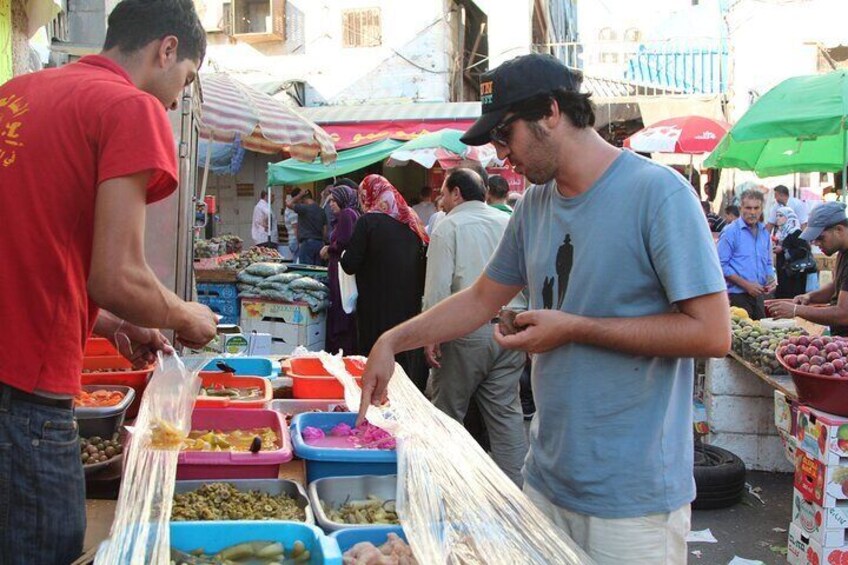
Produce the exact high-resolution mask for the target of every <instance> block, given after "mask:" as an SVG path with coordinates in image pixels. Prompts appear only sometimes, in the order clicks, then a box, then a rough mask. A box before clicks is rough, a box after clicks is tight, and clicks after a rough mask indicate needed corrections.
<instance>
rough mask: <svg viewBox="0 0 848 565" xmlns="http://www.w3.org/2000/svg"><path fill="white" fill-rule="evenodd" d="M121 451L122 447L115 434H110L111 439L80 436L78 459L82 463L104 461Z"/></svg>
mask: <svg viewBox="0 0 848 565" xmlns="http://www.w3.org/2000/svg"><path fill="white" fill-rule="evenodd" d="M122 451H123V447H122V446H121V442H120V441H119V440H118V435H117V434H115V435H114V436H112V439H103V438H102V437H100V436H92V437H90V438H84V437H81V438H80V459H82V464H83V465H94V464H95V463H104V462H106V461H108V460H109V459H111V458H113V457H115V456H116V455H120V454H121V452H122Z"/></svg>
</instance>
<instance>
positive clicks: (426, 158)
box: [386, 128, 499, 169]
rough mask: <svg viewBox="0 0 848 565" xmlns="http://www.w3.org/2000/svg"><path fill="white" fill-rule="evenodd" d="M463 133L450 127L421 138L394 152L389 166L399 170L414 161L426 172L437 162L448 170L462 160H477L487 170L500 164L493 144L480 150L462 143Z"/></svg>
mask: <svg viewBox="0 0 848 565" xmlns="http://www.w3.org/2000/svg"><path fill="white" fill-rule="evenodd" d="M463 133H465V132H464V131H462V130H458V129H453V128H447V129H443V130H440V131H436V132H433V133H427V134H424V135H420V136H418V137H416V138H415V139H413V140H411V141H408V142H406V143H405V144H404V145H403V146H401V147H400V148H399V149H397V150H396V151H393V152H392V154H391V155H390V156H389V159H388V161H387V162H386V164H387V165H388V166H390V167H396V166H403V165H406V164H407V163H408V162H409V161H415V162H416V163H418V164H419V165H421V166H422V167H424V168H426V169H432V168H433V166H434V165H435V164H436V163H437V162H438V163H439V165H440V166H441V167H442V168H443V169H449V168H451V166H452V164H453V163H457V162H459V161H460V160H462V159H470V160H473V161H478V162H479V163H480V164H481V165H483V166H484V167H487V166H489V165H490V164H491V163H499V162H498V159H497V151H495V148H494V146H493V145H492V144H491V143H487V144H485V145H481V146H479V147H473V146H470V145H466V144H464V143H463V142H461V141H460V140H459V138H460V137H461V136H462V134H463Z"/></svg>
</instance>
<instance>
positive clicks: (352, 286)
mask: <svg viewBox="0 0 848 565" xmlns="http://www.w3.org/2000/svg"><path fill="white" fill-rule="evenodd" d="M342 256H344V252H342ZM339 294H340V295H341V297H342V309H343V310H344V311H345V314H353V313H354V312H356V299H357V298H358V297H359V289H357V288H356V276H355V275H349V274H347V273H346V272H345V270H344V269H342V266H341V265H339Z"/></svg>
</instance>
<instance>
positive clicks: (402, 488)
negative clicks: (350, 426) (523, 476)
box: [301, 352, 593, 565]
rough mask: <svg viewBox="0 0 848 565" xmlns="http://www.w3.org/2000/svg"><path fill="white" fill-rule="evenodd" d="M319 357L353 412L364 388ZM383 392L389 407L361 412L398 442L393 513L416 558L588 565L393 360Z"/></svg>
mask: <svg viewBox="0 0 848 565" xmlns="http://www.w3.org/2000/svg"><path fill="white" fill-rule="evenodd" d="M301 353H302V352H301ZM302 354H304V353H302ZM306 355H312V356H316V354H315V353H310V354H306ZM317 357H319V358H320V359H321V361H322V363H323V364H324V367H325V368H326V369H327V370H328V372H330V374H332V375H334V376H335V377H336V378H337V379H339V381H341V382H342V384H343V385H344V389H345V402H346V403H347V406H348V407H349V409H350V410H352V411H354V412H356V411H357V410H358V407H359V400H360V394H361V391H360V388H359V386H358V385H357V384H356V382H355V381H354V379H353V377H352V376H351V375H350V374H349V373H348V372H347V370H346V368H345V365H344V363H343V362H342V359H341V356H333V355H330V354H328V353H324V352H321V353H318V354H317ZM362 359H364V358H362ZM388 397H389V406H388V407H381V408H377V407H374V406H372V407H369V408H368V412H367V416H366V417H367V418H368V421H369V422H371V423H372V424H374V425H376V426H379V427H380V428H383V429H385V430H386V431H389V432H391V433H392V434H393V435H394V436H395V437H396V438H397V440H398V494H397V508H398V515H399V517H400V520H401V524H402V525H403V528H404V531H405V532H406V536H407V539H408V540H409V543H410V546H411V547H412V550H413V552H414V554H415V557H416V559H417V560H418V562H419V563H421V564H425V563H446V564H456V565H459V564H462V565H472V564H474V565H476V564H481V565H482V564H492V565H494V564H502V563H510V564H523V563H528V564H531V563H532V564H540V565H549V564H551V563H557V564H562V565H568V564H576V563H580V564H583V563H592V562H593V561H592V560H591V559H590V558H589V557H588V556H587V555H586V554H585V553H584V552H583V551H582V550H581V549H580V548H579V547H578V546H577V544H575V543H574V541H573V540H572V539H571V538H569V537H568V535H567V534H566V533H565V532H563V531H562V530H561V529H559V528H558V527H557V526H556V525H555V524H554V523H553V522H552V521H551V520H550V519H549V518H548V517H547V516H545V515H544V514H543V513H542V512H541V511H540V510H539V509H538V508H536V506H535V505H534V504H533V503H532V502H531V501H530V499H528V498H527V497H526V496H525V495H524V493H523V492H521V489H520V488H519V487H518V486H517V485H515V483H513V482H512V481H511V480H510V479H509V478H508V477H507V476H506V475H505V474H504V473H503V472H502V471H501V470H500V469H499V468H498V466H497V465H495V463H494V461H492V459H491V458H490V457H489V456H488V455H487V454H486V453H485V452H484V451H483V450H482V449H481V448H480V446H479V445H478V444H477V442H476V441H475V440H474V439H473V438H472V437H471V436H470V435H469V434H468V432H466V431H465V428H463V426H462V425H461V424H460V423H458V422H456V421H455V420H453V419H452V418H450V417H448V416H446V415H445V414H443V413H442V412H441V411H440V410H438V409H437V408H436V407H435V406H433V405H432V404H431V403H430V402H429V401H428V400H427V399H426V398H425V397H424V395H423V394H421V392H420V391H419V390H418V389H417V388H416V387H415V385H414V384H413V383H412V381H410V380H409V378H408V377H407V375H406V373H404V371H403V369H401V368H400V366H399V365H397V364H395V373H394V376H393V378H392V380H391V382H390V383H389V386H388Z"/></svg>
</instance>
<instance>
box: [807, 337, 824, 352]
mask: <svg viewBox="0 0 848 565" xmlns="http://www.w3.org/2000/svg"><path fill="white" fill-rule="evenodd" d="M810 345H812V346H813V347H818V348H819V349H821V348H822V347H824V344H823V343H822V340H821V339H819V338H815V339H811V340H810Z"/></svg>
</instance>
